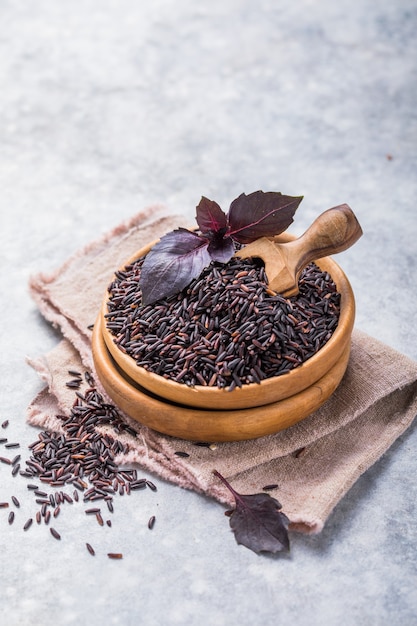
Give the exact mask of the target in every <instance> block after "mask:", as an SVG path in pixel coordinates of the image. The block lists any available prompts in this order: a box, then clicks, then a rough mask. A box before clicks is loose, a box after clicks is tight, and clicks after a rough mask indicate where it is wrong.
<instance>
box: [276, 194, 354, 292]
mask: <svg viewBox="0 0 417 626" xmlns="http://www.w3.org/2000/svg"><path fill="white" fill-rule="evenodd" d="M361 235H362V228H361V226H360V224H359V222H358V220H357V219H356V216H355V214H354V212H353V211H352V209H351V208H350V207H349V206H348V205H347V204H340V205H339V206H336V207H333V208H332V209H328V210H327V211H324V213H322V214H321V215H319V217H318V218H317V219H316V220H314V222H313V223H312V224H311V226H310V227H309V228H308V229H307V230H306V231H305V233H304V234H303V235H301V237H299V238H298V239H295V240H294V241H290V242H288V243H286V244H283V245H282V247H283V248H285V256H286V263H287V267H288V269H289V270H290V271H291V272H294V274H295V276H296V280H297V282H298V276H299V274H300V272H301V270H302V269H303V268H304V267H305V266H306V265H308V263H311V261H314V260H316V259H321V258H322V257H324V256H328V255H330V254H336V253H337V252H343V250H346V249H347V248H350V246H352V245H353V244H354V243H355V242H356V241H357V240H358V239H359V238H360V237H361ZM278 247H280V245H279V244H278Z"/></svg>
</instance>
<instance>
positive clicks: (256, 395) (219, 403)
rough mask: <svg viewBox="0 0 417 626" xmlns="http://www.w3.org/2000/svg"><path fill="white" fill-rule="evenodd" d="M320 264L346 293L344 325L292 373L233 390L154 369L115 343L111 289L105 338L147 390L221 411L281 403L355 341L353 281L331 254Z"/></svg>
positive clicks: (321, 373)
mask: <svg viewBox="0 0 417 626" xmlns="http://www.w3.org/2000/svg"><path fill="white" fill-rule="evenodd" d="M292 239H295V237H294V236H292V235H289V234H288V233H286V234H285V235H283V236H282V237H281V238H280V240H281V241H290V240H292ZM277 240H278V239H277ZM155 243H156V241H153V242H151V243H150V244H148V245H147V246H144V247H143V248H141V249H140V250H139V251H138V252H136V253H135V255H133V256H132V257H130V259H128V261H126V262H125V263H124V264H123V266H122V268H124V267H126V266H127V265H129V264H130V263H133V262H134V261H136V260H137V259H138V258H139V257H141V256H144V255H145V254H147V253H148V252H149V250H150V249H151V248H152V246H153V245H155ZM316 264H317V265H318V266H319V267H320V268H321V269H322V270H324V271H326V272H328V273H329V274H330V276H331V277H332V279H333V280H334V282H335V284H336V287H337V290H338V291H339V293H340V295H341V303H340V316H339V320H338V324H337V327H336V329H335V331H334V332H333V334H332V336H331V338H330V339H329V341H328V342H327V343H326V344H325V345H324V346H323V347H322V348H321V349H320V350H319V351H318V352H316V354H314V355H313V356H312V357H310V358H309V359H308V360H306V361H305V362H304V363H303V364H302V365H299V366H298V367H296V368H294V369H293V370H291V371H290V372H288V373H286V374H282V375H280V376H276V377H271V378H267V379H265V380H262V381H261V383H249V384H245V385H243V386H242V387H240V388H239V387H236V388H235V389H234V390H233V391H228V390H227V388H225V389H219V388H217V387H208V386H207V387H205V386H203V385H196V386H195V387H189V386H187V385H185V384H184V383H178V382H175V381H174V380H172V379H169V378H165V377H163V376H160V375H158V374H154V373H152V372H149V371H147V370H145V369H144V368H142V367H139V366H138V365H136V362H135V360H134V359H133V358H132V357H131V356H129V355H128V354H126V353H124V352H122V351H121V350H120V349H119V348H118V346H117V345H116V344H115V343H114V341H113V335H112V334H111V333H110V331H109V330H108V329H107V327H106V323H105V317H104V315H105V314H106V313H107V312H108V310H107V302H108V298H109V294H108V292H106V295H105V298H104V300H103V303H102V307H101V311H100V314H99V315H100V316H101V320H102V324H101V332H102V335H103V338H104V342H105V344H106V346H107V349H108V351H109V352H110V354H111V356H112V357H113V359H114V361H115V362H116V363H117V364H118V366H119V367H120V368H121V370H122V371H123V372H124V374H125V375H127V376H128V377H129V378H130V379H132V380H133V381H135V382H136V383H137V384H138V385H140V386H141V387H143V388H144V389H146V390H148V391H150V392H151V393H154V394H156V395H157V396H159V397H161V398H164V399H166V400H169V401H170V402H175V403H178V404H182V405H185V406H191V407H196V408H200V409H213V408H214V409H217V410H220V409H230V410H235V409H246V408H251V407H259V406H264V405H267V404H271V403H273V402H278V401H280V400H283V399H285V398H287V397H289V396H293V395H294V394H296V393H299V392H301V391H302V390H303V389H306V388H308V387H309V386H310V385H312V384H313V383H315V382H316V381H318V380H319V379H320V378H322V376H324V375H325V373H326V372H327V371H328V370H329V369H331V368H332V367H333V366H334V365H335V364H336V363H337V361H338V360H339V358H340V357H341V355H342V354H343V352H344V350H345V348H346V346H347V344H348V343H350V340H351V334H352V330H353V325H354V319H355V299H354V294H353V291H352V287H351V285H350V283H349V280H348V279H347V277H346V275H345V273H344V272H343V270H342V269H341V268H340V266H339V265H338V264H337V263H336V262H335V261H334V260H333V259H332V258H331V257H325V258H323V259H320V260H318V261H316Z"/></svg>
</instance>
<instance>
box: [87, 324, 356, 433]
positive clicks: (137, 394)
mask: <svg viewBox="0 0 417 626" xmlns="http://www.w3.org/2000/svg"><path fill="white" fill-rule="evenodd" d="M102 330H103V329H102V319H101V316H99V317H98V318H97V322H96V324H95V325H94V330H93V340H92V349H93V359H94V364H95V369H96V374H97V376H98V377H99V379H100V381H101V383H102V385H103V387H104V389H105V391H106V392H107V394H108V395H109V397H110V398H111V399H112V401H113V402H114V403H115V404H116V406H118V407H119V408H120V409H121V410H122V411H124V412H125V413H126V414H127V415H129V416H130V417H131V418H133V419H135V420H137V421H138V422H140V423H141V424H143V425H145V426H147V427H149V428H152V429H154V430H157V431H159V432H160V433H163V434H165V435H171V436H173V437H179V438H181V439H187V440H189V441H196V442H197V441H204V442H220V441H242V440H245V439H255V438H257V437H263V436H265V435H271V434H273V433H276V432H278V431H280V430H283V429H284V428H288V427H289V426H292V425H293V424H295V423H296V422H298V421H300V420H302V419H304V418H305V417H307V416H308V415H310V414H311V413H313V412H314V411H316V410H317V409H318V408H319V407H320V406H321V405H322V404H324V402H325V401H326V400H327V399H328V398H329V397H330V396H331V394H332V393H333V392H334V391H335V389H336V388H337V386H338V385H339V383H340V381H341V380H342V377H343V374H344V373H345V370H346V367H347V364H348V360H349V354H350V342H347V345H346V346H345V348H344V350H343V352H342V354H341V355H340V357H339V358H338V360H337V361H336V363H335V364H334V365H333V366H332V367H331V368H329V370H328V371H327V372H326V373H325V374H324V375H323V376H322V377H321V378H320V379H319V380H317V381H316V382H315V383H313V384H312V385H310V386H309V387H307V388H306V389H304V390H303V391H300V392H298V393H296V394H294V395H291V396H289V397H288V398H285V399H283V400H279V401H278V402H272V403H271V404H266V405H264V406H260V407H255V408H246V409H236V410H207V409H197V408H193V407H189V406H188V407H187V406H182V405H179V404H174V403H172V402H169V401H167V400H163V399H161V398H159V397H157V396H155V395H153V394H151V393H150V392H148V391H147V390H146V389H143V388H141V387H140V386H139V385H138V384H137V383H135V381H133V380H132V379H130V378H129V377H128V376H127V375H126V374H125V373H124V372H123V371H122V370H121V369H120V367H119V366H118V365H117V363H116V361H114V359H113V358H112V356H111V354H110V352H109V351H108V349H107V346H106V343H105V341H104V337H103V332H102ZM302 367H303V366H302ZM284 376H287V374H285V375H284ZM261 384H262V383H261Z"/></svg>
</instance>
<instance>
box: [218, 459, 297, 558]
mask: <svg viewBox="0 0 417 626" xmlns="http://www.w3.org/2000/svg"><path fill="white" fill-rule="evenodd" d="M213 474H214V475H215V476H217V478H219V479H220V480H221V481H222V482H223V484H224V485H225V486H226V487H227V488H228V489H229V491H230V492H231V493H232V494H233V497H234V499H235V503H236V508H235V509H234V510H233V511H232V512H231V513H230V515H229V523H230V527H231V529H232V530H233V532H234V535H235V539H236V541H237V543H239V544H242V545H244V546H246V547H247V548H249V549H250V550H252V551H253V552H256V553H259V552H273V553H275V552H288V551H289V549H290V542H289V538H288V525H289V523H290V520H289V519H288V517H287V516H286V515H284V513H282V512H281V511H280V509H281V508H282V507H281V504H280V503H279V502H278V500H276V499H275V498H273V497H272V496H270V495H269V494H267V493H256V494H253V495H242V494H240V493H238V492H237V491H235V489H233V487H232V486H231V485H230V483H229V482H228V481H227V480H226V479H225V478H224V477H223V476H222V475H221V474H220V473H219V472H218V471H217V470H214V472H213Z"/></svg>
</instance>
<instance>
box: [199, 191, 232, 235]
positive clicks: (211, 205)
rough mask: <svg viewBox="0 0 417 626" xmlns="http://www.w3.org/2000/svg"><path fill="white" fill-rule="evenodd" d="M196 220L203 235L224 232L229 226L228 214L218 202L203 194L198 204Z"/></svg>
mask: <svg viewBox="0 0 417 626" xmlns="http://www.w3.org/2000/svg"><path fill="white" fill-rule="evenodd" d="M196 220H197V224H198V227H199V229H200V230H201V232H202V233H203V235H205V234H207V235H209V234H211V233H219V232H221V234H224V233H225V232H226V228H227V215H226V213H225V212H224V211H223V210H222V209H221V208H220V206H219V205H218V204H217V202H214V200H209V199H208V198H205V197H204V196H202V198H201V200H200V202H199V204H198V205H197V215H196Z"/></svg>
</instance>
